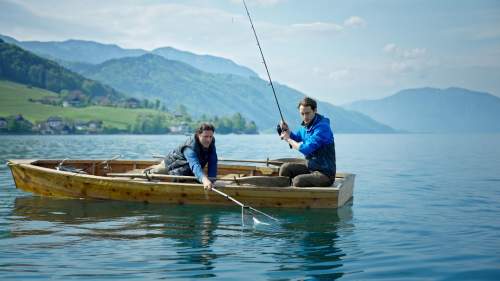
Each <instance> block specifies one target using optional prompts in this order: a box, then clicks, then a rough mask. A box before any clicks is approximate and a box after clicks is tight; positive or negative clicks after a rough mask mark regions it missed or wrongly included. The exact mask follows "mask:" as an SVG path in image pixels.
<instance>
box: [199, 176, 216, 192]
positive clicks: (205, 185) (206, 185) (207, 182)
mask: <svg viewBox="0 0 500 281" xmlns="http://www.w3.org/2000/svg"><path fill="white" fill-rule="evenodd" d="M202 183H203V188H205V189H206V190H210V189H212V187H214V185H213V183H212V181H210V180H209V179H208V178H207V177H206V176H204V177H203V180H202Z"/></svg>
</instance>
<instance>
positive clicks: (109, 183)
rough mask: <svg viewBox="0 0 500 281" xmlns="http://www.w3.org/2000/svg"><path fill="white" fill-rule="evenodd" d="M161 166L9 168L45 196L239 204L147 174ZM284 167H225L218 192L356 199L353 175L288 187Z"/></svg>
mask: <svg viewBox="0 0 500 281" xmlns="http://www.w3.org/2000/svg"><path fill="white" fill-rule="evenodd" d="M233 161H237V160H233ZM63 162H64V165H63ZM242 162H243V160H242ZM245 162H249V161H245ZM250 162H252V161H250ZM253 162H260V161H253ZM267 162H269V161H267ZM157 163H158V162H157V161H154V160H111V161H109V160H107V161H104V160H63V161H61V160H31V159H29V160H27V159H23V160H9V161H8V166H9V167H10V169H11V172H12V176H13V178H14V181H15V184H16V187H17V188H19V189H22V190H24V191H27V192H32V193H35V194H39V195H43V196H55V197H69V198H92V199H109V200H122V201H139V202H145V203H173V204H215V205H231V204H233V202H231V201H228V200H227V199H226V198H225V197H223V196H220V195H219V194H216V193H214V192H209V191H205V190H204V189H203V186H202V185H201V184H199V183H197V182H196V181H194V178H193V177H176V176H168V175H147V174H144V173H143V171H144V169H145V168H147V167H149V166H151V165H154V164H157ZM262 163H266V162H264V161H262ZM268 164H269V163H268ZM274 164H276V163H274ZM278 169H279V168H278V167H276V166H270V165H266V166H257V165H256V166H250V165H241V164H239V165H234V164H219V165H218V175H219V176H218V178H217V179H218V180H217V181H218V182H223V183H225V185H224V186H223V187H218V188H217V189H219V190H221V191H223V192H224V193H226V194H227V195H229V196H231V197H233V198H235V199H237V200H239V201H241V202H243V203H244V204H248V205H251V206H254V207H283V208H337V207H340V206H342V205H344V204H345V203H346V202H347V201H349V200H350V199H351V198H352V195H353V188H354V175H353V174H346V173H337V177H336V180H335V183H334V184H333V185H332V186H330V187H306V188H303V187H301V188H298V187H291V186H288V182H289V180H288V178H283V177H279V176H278Z"/></svg>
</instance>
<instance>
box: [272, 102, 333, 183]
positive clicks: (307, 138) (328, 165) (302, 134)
mask: <svg viewBox="0 0 500 281" xmlns="http://www.w3.org/2000/svg"><path fill="white" fill-rule="evenodd" d="M298 109H299V113H300V116H301V118H302V124H301V125H302V126H301V127H300V129H299V130H298V131H297V132H295V133H294V132H290V130H289V128H288V124H286V123H282V124H281V129H282V133H281V138H282V139H283V140H284V141H286V142H287V143H288V144H290V146H291V147H292V148H293V149H297V150H298V151H300V152H301V153H302V154H304V156H305V158H306V163H305V164H301V163H285V164H283V165H282V166H281V167H280V171H279V174H280V176H286V177H290V179H291V181H292V185H293V186H300V187H306V186H330V185H332V184H333V182H334V181H335V173H336V163H335V141H334V138H333V131H332V129H331V127H330V120H329V119H328V118H326V117H324V116H322V115H320V114H318V113H317V104H316V101H315V100H313V99H311V98H309V97H305V98H304V99H303V100H302V101H300V103H299V105H298Z"/></svg>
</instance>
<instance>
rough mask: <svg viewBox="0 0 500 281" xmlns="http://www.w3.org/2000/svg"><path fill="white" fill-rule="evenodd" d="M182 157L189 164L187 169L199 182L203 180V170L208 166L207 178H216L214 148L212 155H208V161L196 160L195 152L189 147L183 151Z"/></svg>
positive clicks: (215, 154)
mask: <svg viewBox="0 0 500 281" xmlns="http://www.w3.org/2000/svg"><path fill="white" fill-rule="evenodd" d="M183 154H184V157H186V160H187V161H188V163H189V168H191V171H193V174H194V176H195V177H196V178H197V179H198V181H199V182H202V180H203V168H204V167H205V165H207V164H208V173H207V174H208V177H209V178H215V177H217V152H216V150H215V147H214V148H213V151H212V153H210V155H208V161H203V159H201V161H200V159H198V156H197V155H196V152H194V150H193V149H192V148H190V147H186V148H185V149H184V150H183ZM212 181H214V180H212Z"/></svg>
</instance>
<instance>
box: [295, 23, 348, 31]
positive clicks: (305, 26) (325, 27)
mask: <svg viewBox="0 0 500 281" xmlns="http://www.w3.org/2000/svg"><path fill="white" fill-rule="evenodd" d="M290 28H291V30H292V31H296V32H338V31H341V30H342V29H343V28H342V26H340V25H338V24H335V23H328V22H312V23H296V24H292V25H291V26H290Z"/></svg>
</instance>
